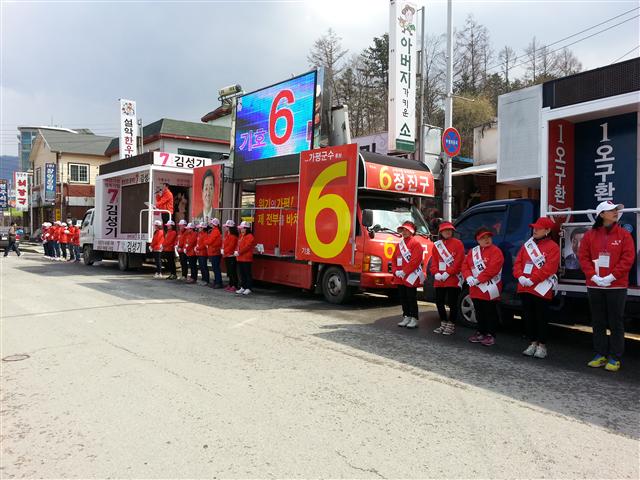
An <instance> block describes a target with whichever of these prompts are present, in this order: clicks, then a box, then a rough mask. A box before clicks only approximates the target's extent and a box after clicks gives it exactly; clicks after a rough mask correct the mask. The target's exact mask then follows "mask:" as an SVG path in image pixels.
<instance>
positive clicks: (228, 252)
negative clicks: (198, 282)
mask: <svg viewBox="0 0 640 480" xmlns="http://www.w3.org/2000/svg"><path fill="white" fill-rule="evenodd" d="M237 249H238V228H237V227H236V222H234V221H233V220H227V221H226V222H224V239H223V243H222V256H223V257H224V263H225V267H226V269H227V279H228V280H229V284H228V285H227V288H225V290H226V291H227V292H230V293H235V291H236V290H238V289H239V288H240V282H238V264H237V261H236V257H235V255H234V253H235V251H236V250H237Z"/></svg>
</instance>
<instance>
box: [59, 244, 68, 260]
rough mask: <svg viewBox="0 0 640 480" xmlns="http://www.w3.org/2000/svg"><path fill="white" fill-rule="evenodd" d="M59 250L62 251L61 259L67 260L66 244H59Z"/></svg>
mask: <svg viewBox="0 0 640 480" xmlns="http://www.w3.org/2000/svg"><path fill="white" fill-rule="evenodd" d="M60 249H61V250H62V257H63V258H67V244H66V243H61V244H60Z"/></svg>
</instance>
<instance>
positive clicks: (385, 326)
mask: <svg viewBox="0 0 640 480" xmlns="http://www.w3.org/2000/svg"><path fill="white" fill-rule="evenodd" d="M0 262H1V263H0V267H1V274H2V278H1V280H2V286H1V289H2V290H1V292H0V293H1V296H2V305H1V307H2V308H1V314H2V324H1V334H2V341H1V348H2V352H1V357H2V358H3V361H2V362H0V366H1V368H2V371H1V376H2V384H1V386H2V393H1V402H2V406H1V407H2V408H1V419H2V432H1V440H2V447H1V448H2V457H1V459H0V476H1V477H2V478H18V477H19V478H41V477H47V478H110V477H137V478H184V477H190V478H211V477H235V478H239V477H242V478H246V477H260V478H266V477H314V478H317V477H340V478H400V477H402V478H426V477H441V478H442V477H448V478H453V477H455V478H460V477H465V478H639V475H640V470H639V463H640V457H639V451H640V450H639V447H640V444H639V441H638V440H639V438H640V408H639V406H638V405H639V403H638V399H639V398H640V348H639V347H638V343H637V342H634V341H628V342H627V343H628V345H627V346H628V354H627V357H626V358H625V361H624V363H623V369H622V370H621V371H620V372H618V373H615V374H613V373H609V372H605V371H604V370H591V369H588V368H587V367H586V366H585V363H586V361H587V360H588V359H589V358H590V356H591V354H592V352H591V349H590V338H589V335H587V334H585V333H582V332H576V331H569V330H565V329H557V328H554V329H553V331H552V332H553V335H552V340H551V341H550V342H549V352H550V356H549V358H547V359H546V360H537V359H531V358H525V357H523V356H522V355H521V354H520V351H521V350H522V349H523V348H524V346H525V343H526V342H524V340H523V339H522V338H521V335H520V327H519V324H517V323H516V324H512V325H510V326H508V327H507V328H505V329H503V331H502V332H501V333H500V334H499V336H498V343H497V345H496V346H495V347H491V348H487V347H482V346H479V345H471V344H469V343H468V342H467V341H466V337H467V336H468V335H469V334H470V333H471V332H470V331H469V330H467V329H459V330H458V332H457V334H456V335H455V336H454V337H440V336H437V335H435V334H433V333H431V330H432V329H433V328H434V327H435V325H436V314H435V312H434V311H433V310H434V309H433V306H432V305H429V304H422V305H421V312H422V313H421V328H420V329H418V330H417V331H407V330H404V329H399V328H397V327H396V326H395V323H396V321H397V317H398V312H399V308H398V306H396V305H390V304H389V301H388V300H387V299H386V298H383V297H376V296H357V297H355V298H354V301H353V303H352V304H350V305H349V306H344V307H336V306H332V305H328V304H326V303H324V302H323V301H322V299H321V298H320V297H317V296H313V295H311V294H303V293H300V292H299V291H296V290H293V289H285V288H276V287H268V288H267V287H263V288H259V289H258V291H257V293H256V294H255V295H254V296H251V297H245V298H237V297H236V296H235V295H233V294H229V293H226V292H222V291H213V290H211V289H206V288H204V287H200V286H193V285H185V284H180V283H175V282H169V281H166V280H154V279H153V278H152V277H151V275H150V272H151V271H150V270H147V271H145V272H127V273H122V272H119V271H118V270H117V268H116V266H115V264H113V263H107V262H105V263H103V264H99V263H98V264H96V265H94V266H93V267H86V266H84V265H82V264H79V265H78V264H76V265H71V264H61V263H51V262H47V261H45V260H43V259H42V258H41V257H40V256H38V255H35V254H30V253H27V254H25V255H23V256H22V257H20V258H16V257H15V256H13V255H12V256H10V257H8V258H4V259H1V260H0ZM15 355H24V356H26V358H24V359H20V358H22V357H17V358H15V357H14V358H12V357H11V356H15ZM13 359H15V360H17V361H6V360H13Z"/></svg>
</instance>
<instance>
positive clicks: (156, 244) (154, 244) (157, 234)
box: [151, 220, 164, 278]
mask: <svg viewBox="0 0 640 480" xmlns="http://www.w3.org/2000/svg"><path fill="white" fill-rule="evenodd" d="M153 229H154V232H153V238H152V239H151V251H152V252H153V258H154V259H155V261H156V273H155V275H154V276H153V277H154V278H162V244H163V242H164V230H162V221H161V220H154V222H153Z"/></svg>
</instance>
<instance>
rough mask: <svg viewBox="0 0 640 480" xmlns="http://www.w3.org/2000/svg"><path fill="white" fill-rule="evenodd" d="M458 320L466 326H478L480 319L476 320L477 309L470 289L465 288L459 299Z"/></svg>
mask: <svg viewBox="0 0 640 480" xmlns="http://www.w3.org/2000/svg"><path fill="white" fill-rule="evenodd" d="M458 320H459V321H460V323H461V324H462V325H464V326H466V327H471V328H477V327H478V321H477V320H476V310H475V308H473V301H472V300H471V295H469V290H468V289H466V288H465V289H464V290H463V291H462V293H461V294H460V298H459V300H458Z"/></svg>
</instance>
